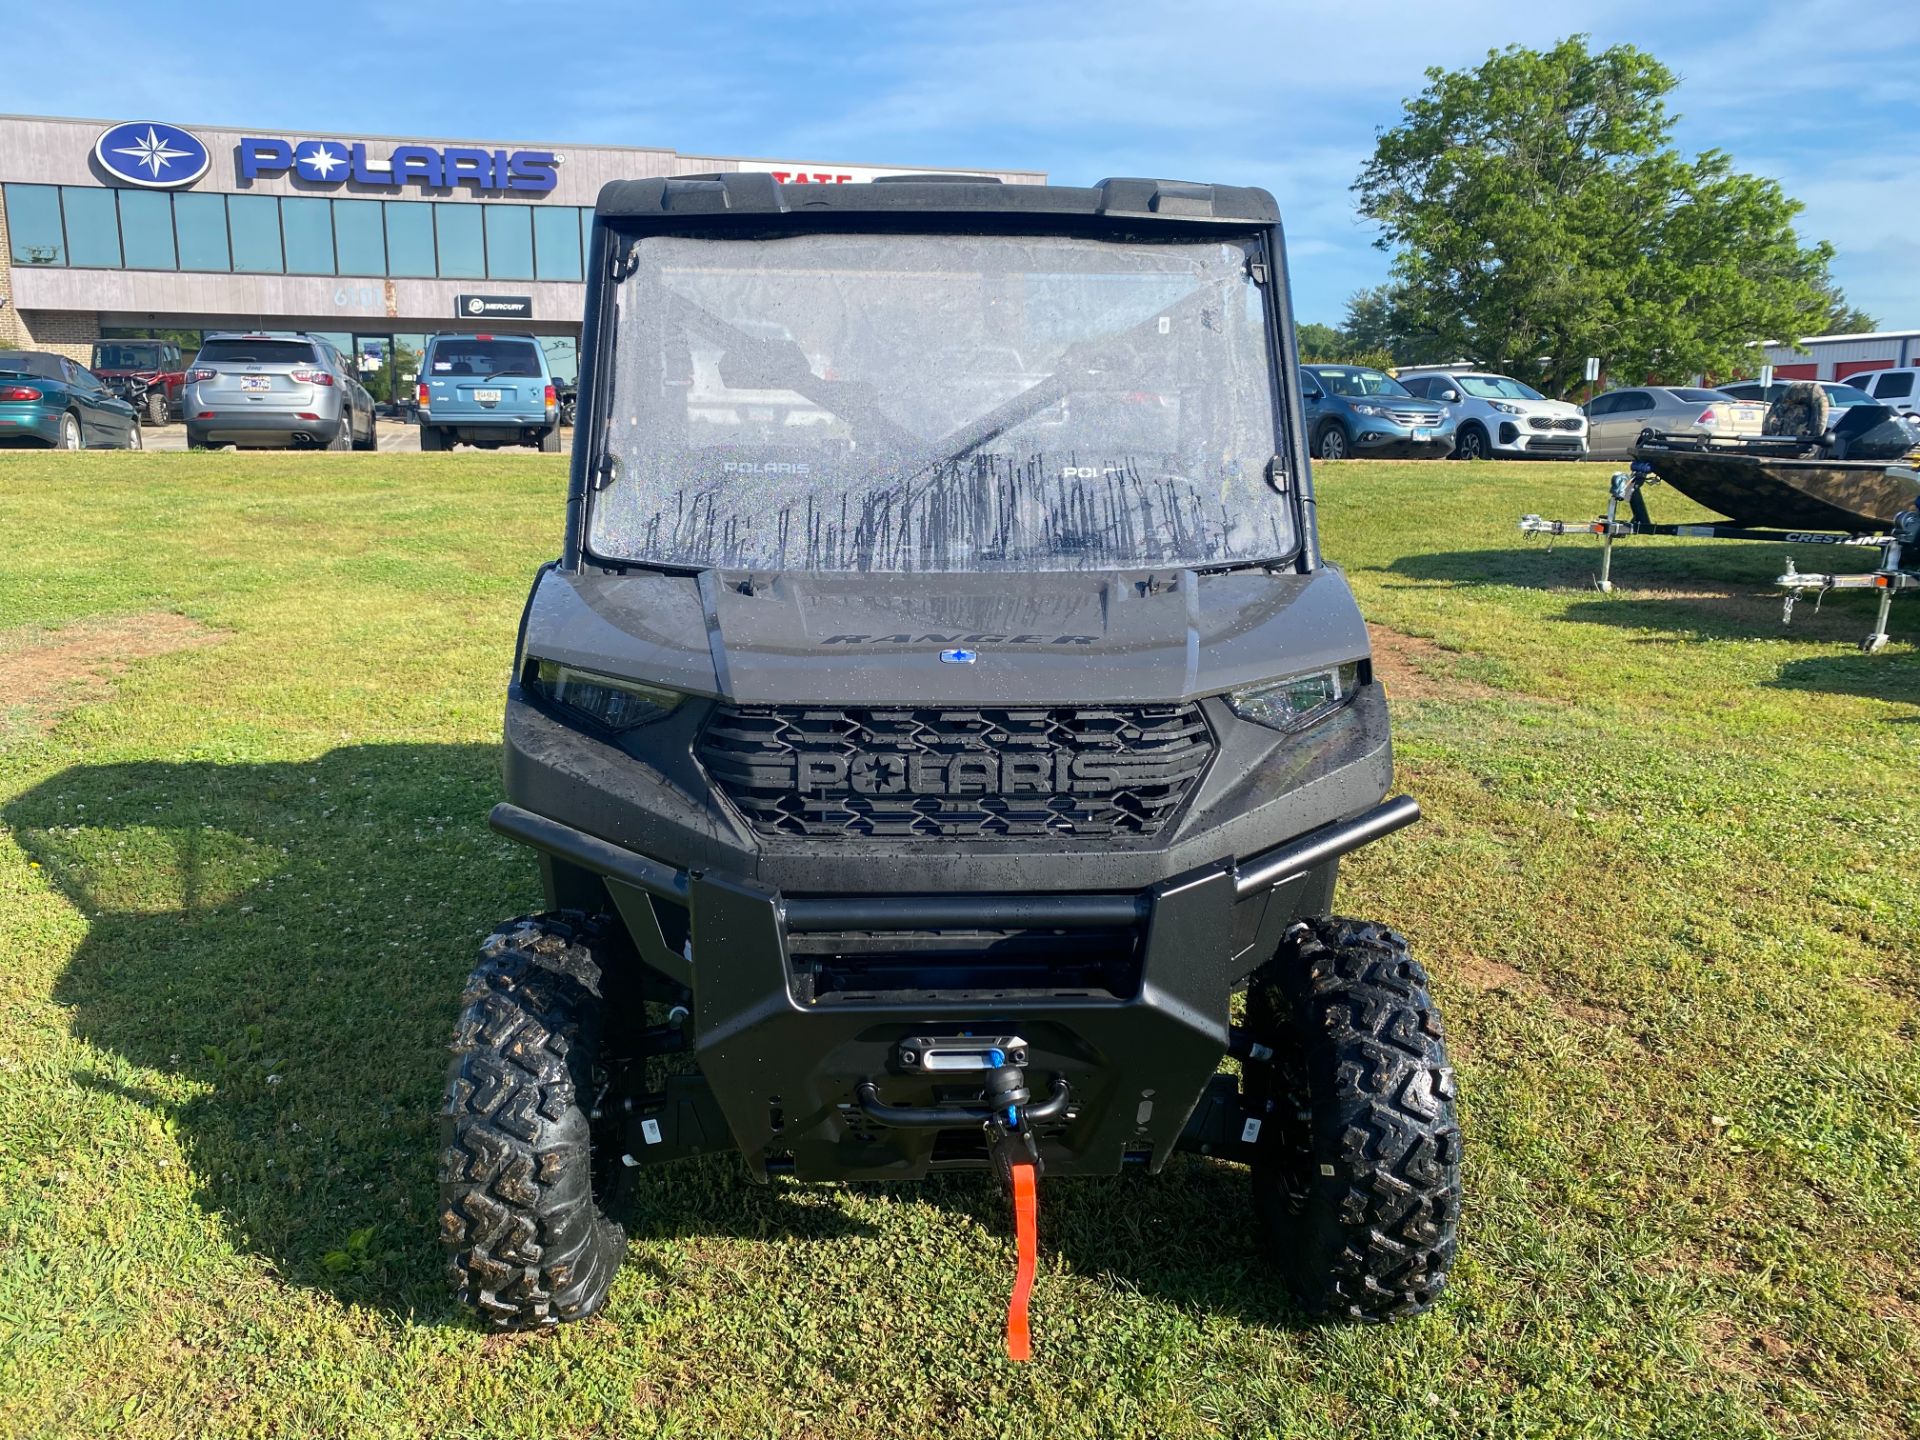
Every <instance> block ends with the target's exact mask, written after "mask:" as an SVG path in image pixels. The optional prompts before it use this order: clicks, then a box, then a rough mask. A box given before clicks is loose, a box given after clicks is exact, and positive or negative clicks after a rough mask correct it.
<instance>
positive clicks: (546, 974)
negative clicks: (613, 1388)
mask: <svg viewBox="0 0 1920 1440" xmlns="http://www.w3.org/2000/svg"><path fill="white" fill-rule="evenodd" d="M601 938H602V936H601V931H600V928H599V923H598V922H596V921H593V920H590V919H589V918H587V917H586V916H583V915H581V914H580V913H578V912H577V911H565V912H561V913H559V914H551V915H536V916H533V917H531V918H529V919H525V920H515V921H512V922H510V923H508V924H506V925H503V926H501V927H500V928H499V929H498V930H496V931H494V932H493V934H492V935H490V936H489V937H488V938H487V941H486V943H485V944H484V945H482V946H481V948H480V963H479V965H478V966H477V967H476V968H475V969H474V972H473V974H472V976H471V978H470V979H469V980H468V983H467V989H466V993H465V995H464V996H463V997H462V999H461V1006H462V1008H461V1012H460V1020H459V1023H458V1024H457V1025H456V1026H455V1028H454V1039H453V1052H454V1059H453V1065H452V1068H451V1069H450V1071H449V1073H448V1077H447V1102H446V1108H445V1110H444V1111H443V1112H442V1121H441V1125H442V1137H443V1139H444V1142H445V1148H444V1150H443V1152H442V1156H441V1162H440V1237H441V1241H442V1243H443V1244H444V1245H445V1246H446V1248H447V1255H448V1262H449V1265H450V1269H451V1278H452V1281H453V1288H454V1290H455V1292H456V1293H457V1294H458V1296H459V1298H460V1299H461V1300H462V1301H463V1302H464V1303H465V1304H467V1305H469V1306H471V1307H472V1308H473V1309H474V1311H475V1312H476V1313H477V1314H479V1315H480V1316H481V1317H482V1318H483V1319H484V1320H486V1321H487V1322H488V1323H490V1324H492V1325H495V1326H498V1327H501V1328H503V1329H526V1328H531V1327H538V1326H546V1325H553V1324H557V1323H558V1322H560V1321H562V1320H578V1319H583V1318H585V1317H586V1316H588V1315H591V1314H593V1313H594V1312H595V1311H597V1310H599V1308H600V1307H601V1306H602V1305H603V1304H605V1303H606V1298H607V1290H608V1288H609V1287H610V1286H611V1285H612V1284H613V1277H614V1272H615V1271H617V1270H618V1269H619V1268H620V1262H621V1260H622V1259H623V1258H624V1256H625V1253H626V1236H625V1234H624V1233H623V1232H622V1231H621V1229H620V1227H619V1226H618V1225H616V1224H614V1222H613V1221H612V1220H610V1219H609V1218H608V1217H607V1215H606V1214H605V1212H604V1211H603V1210H602V1208H601V1198H600V1195H599V1194H597V1193H596V1185H595V1181H596V1179H598V1180H600V1181H601V1184H600V1186H599V1187H597V1188H598V1189H599V1190H600V1191H606V1190H610V1189H611V1184H610V1183H609V1182H610V1167H613V1166H617V1165H618V1163H619V1162H618V1158H617V1157H615V1156H612V1155H610V1154H596V1153H595V1147H594V1143H593V1133H592V1125H591V1113H590V1112H591V1106H592V1100H593V1095H594V1093H595V1091H594V1082H593V1074H594V1067H595V1061H596V1059H597V1054H598V1048H599V1031H600V1021H601V1014H602V1001H601V994H600V965H599V963H598V962H597V960H596V959H595V958H594V955H595V945H596V943H597V942H599V941H600V940H601ZM596 1172H598V1173H596Z"/></svg>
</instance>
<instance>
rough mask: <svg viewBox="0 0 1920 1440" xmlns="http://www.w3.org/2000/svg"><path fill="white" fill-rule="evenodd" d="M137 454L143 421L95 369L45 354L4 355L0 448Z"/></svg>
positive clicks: (0, 372) (0, 366)
mask: <svg viewBox="0 0 1920 1440" xmlns="http://www.w3.org/2000/svg"><path fill="white" fill-rule="evenodd" d="M19 444H28V445H44V446H50V447H51V448H53V449H55V450H139V449H141V448H142V446H141V443H140V417H139V416H138V415H137V414H135V413H134V409H133V407H132V406H131V405H129V404H127V402H126V401H124V400H121V399H118V398H116V397H115V396H113V395H111V394H109V393H108V391H107V387H106V386H104V385H102V384H101V383H100V380H99V378H98V377H97V376H95V375H94V373H93V372H92V371H91V370H88V369H86V368H85V367H84V366H82V365H79V364H76V363H75V362H74V361H72V360H69V359H67V358H66V356H64V355H50V354H48V353H47V352H46V351H44V350H0V445H19Z"/></svg>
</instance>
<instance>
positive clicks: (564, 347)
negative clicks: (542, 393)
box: [540, 335, 580, 386]
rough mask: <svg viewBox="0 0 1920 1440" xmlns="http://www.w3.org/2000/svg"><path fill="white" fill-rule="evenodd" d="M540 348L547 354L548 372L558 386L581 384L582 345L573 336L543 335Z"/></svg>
mask: <svg viewBox="0 0 1920 1440" xmlns="http://www.w3.org/2000/svg"><path fill="white" fill-rule="evenodd" d="M540 348H541V349H542V350H544V351H546V352H547V370H548V372H549V373H550V374H551V375H552V376H553V379H554V383H555V384H557V385H567V386H571V385H577V384H579V383H580V344H579V342H578V341H576V340H575V339H574V338H573V337H572V336H571V335H542V336H541V337H540Z"/></svg>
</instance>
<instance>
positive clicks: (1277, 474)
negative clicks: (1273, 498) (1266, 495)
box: [1267, 455, 1293, 495]
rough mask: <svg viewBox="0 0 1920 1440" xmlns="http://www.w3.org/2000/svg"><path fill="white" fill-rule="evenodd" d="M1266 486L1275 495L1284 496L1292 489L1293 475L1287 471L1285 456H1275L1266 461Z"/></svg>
mask: <svg viewBox="0 0 1920 1440" xmlns="http://www.w3.org/2000/svg"><path fill="white" fill-rule="evenodd" d="M1267 484H1269V485H1271V486H1272V487H1273V489H1274V493H1275V494H1277V495H1285V494H1286V493H1287V492H1288V491H1289V490H1291V489H1292V488H1293V474H1292V472H1291V471H1289V470H1288V469H1287V457H1286V456H1284V455H1275V456H1274V457H1273V458H1272V459H1270V460H1268V461H1267Z"/></svg>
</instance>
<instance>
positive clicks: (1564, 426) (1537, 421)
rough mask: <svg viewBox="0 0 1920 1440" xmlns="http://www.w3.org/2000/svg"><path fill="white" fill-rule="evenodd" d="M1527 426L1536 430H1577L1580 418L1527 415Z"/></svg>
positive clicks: (1572, 416)
mask: <svg viewBox="0 0 1920 1440" xmlns="http://www.w3.org/2000/svg"><path fill="white" fill-rule="evenodd" d="M1527 424H1529V425H1531V426H1532V427H1533V428H1534V429H1536V430H1578V429H1579V428H1580V417H1579V416H1577V415H1529V416H1528V417H1527Z"/></svg>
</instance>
